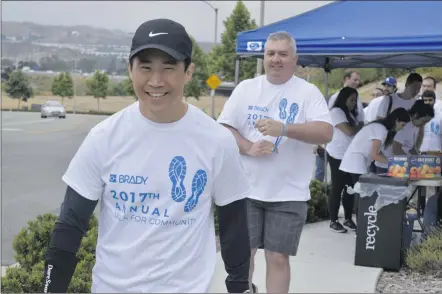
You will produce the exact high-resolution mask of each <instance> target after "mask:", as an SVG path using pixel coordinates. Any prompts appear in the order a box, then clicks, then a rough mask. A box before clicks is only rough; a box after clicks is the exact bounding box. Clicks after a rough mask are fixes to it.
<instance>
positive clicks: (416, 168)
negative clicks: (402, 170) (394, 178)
mask: <svg viewBox="0 0 442 294" xmlns="http://www.w3.org/2000/svg"><path fill="white" fill-rule="evenodd" d="M409 168H410V171H409V173H410V179H431V178H435V177H440V175H441V158H440V157H439V156H430V155H413V156H410V163H409Z"/></svg>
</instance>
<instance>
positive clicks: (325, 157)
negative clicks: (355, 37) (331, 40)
mask: <svg viewBox="0 0 442 294" xmlns="http://www.w3.org/2000/svg"><path fill="white" fill-rule="evenodd" d="M330 71H331V70H330V58H328V57H326V58H325V64H324V72H325V93H324V95H325V101H326V103H327V106H328V99H329V97H328V75H329V73H330ZM326 146H327V144H325V146H324V183H325V195H328V179H327V174H328V173H327V151H325V147H326ZM332 184H333V183H332Z"/></svg>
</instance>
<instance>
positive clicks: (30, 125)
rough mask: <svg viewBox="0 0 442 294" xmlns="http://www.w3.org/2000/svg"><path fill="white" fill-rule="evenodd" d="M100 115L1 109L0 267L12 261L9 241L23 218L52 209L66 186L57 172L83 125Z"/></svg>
mask: <svg viewBox="0 0 442 294" xmlns="http://www.w3.org/2000/svg"><path fill="white" fill-rule="evenodd" d="M105 118H106V116H98V115H79V114H77V115H72V114H71V115H69V114H68V116H67V118H66V119H58V118H55V119H51V118H48V119H41V118H40V113H26V112H3V111H2V113H1V122H2V123H1V129H2V133H1V135H2V136H1V152H2V153H1V163H0V164H1V168H2V170H1V206H2V207H1V212H2V215H1V218H2V219H1V221H2V225H1V230H2V231H1V239H2V240H1V245H2V246H1V248H2V249H1V250H2V252H1V253H2V266H5V265H11V264H13V263H15V260H14V252H13V249H12V243H13V240H14V237H15V236H16V235H17V234H18V233H19V232H20V230H21V229H22V228H23V227H24V226H26V224H27V222H28V221H29V220H33V219H35V217H36V216H37V215H39V214H44V213H48V212H49V213H55V214H58V212H59V208H60V204H61V202H62V200H63V197H64V192H65V189H66V185H65V184H64V183H63V182H62V180H61V177H62V175H63V173H64V172H65V170H66V168H67V167H68V165H69V162H70V161H71V159H72V157H73V156H74V154H75V152H76V151H77V149H78V147H79V146H80V145H81V143H82V142H83V140H84V138H85V137H86V135H87V133H88V132H89V130H90V129H91V128H92V127H93V126H95V125H96V124H97V123H98V122H100V121H102V120H104V119H105Z"/></svg>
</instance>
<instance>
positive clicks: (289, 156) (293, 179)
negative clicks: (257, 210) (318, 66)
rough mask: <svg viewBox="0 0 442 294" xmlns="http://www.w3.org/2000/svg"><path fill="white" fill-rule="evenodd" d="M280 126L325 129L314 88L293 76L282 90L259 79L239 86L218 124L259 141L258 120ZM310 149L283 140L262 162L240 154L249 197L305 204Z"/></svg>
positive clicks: (324, 106)
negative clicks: (318, 125)
mask: <svg viewBox="0 0 442 294" xmlns="http://www.w3.org/2000/svg"><path fill="white" fill-rule="evenodd" d="M264 118H273V119H275V120H278V121H281V122H284V123H294V124H303V123H306V122H313V121H321V122H326V123H329V124H331V118H330V113H329V110H328V108H327V103H326V101H325V99H324V96H323V95H322V94H321V92H320V91H319V89H318V88H317V87H316V86H315V85H313V84H311V83H309V82H307V81H305V80H303V79H300V78H298V77H295V76H293V77H292V78H291V79H290V80H289V81H287V82H286V83H285V84H282V85H274V84H271V83H270V82H269V81H268V80H267V78H266V76H265V75H262V76H259V77H256V78H254V79H249V80H245V81H243V82H241V83H240V84H239V85H238V86H237V87H236V88H235V90H234V91H233V93H232V95H231V96H230V98H229V100H227V102H226V104H225V105H224V109H223V111H222V113H221V114H220V116H219V118H218V122H220V123H223V124H227V125H230V126H232V127H234V128H235V129H236V130H238V132H239V133H240V134H241V135H242V136H243V137H244V138H246V139H247V140H249V141H251V142H257V141H260V140H263V139H265V140H269V141H271V142H272V143H275V142H276V140H277V138H276V137H270V136H266V137H264V136H263V135H262V134H261V133H260V132H259V131H258V130H257V129H256V128H255V123H256V121H257V120H259V119H264ZM314 156H315V155H314V154H313V145H311V144H307V143H304V142H301V141H298V140H293V139H289V138H288V137H283V138H282V140H281V142H280V144H279V145H278V152H275V153H273V154H271V155H266V156H263V157H252V156H248V155H243V156H242V160H243V163H244V169H245V172H246V174H247V176H248V177H249V179H250V181H251V185H252V192H251V194H250V196H249V197H250V198H252V199H257V200H261V201H272V202H278V201H307V200H309V199H310V189H309V184H310V180H311V177H312V173H313V169H314V165H315V164H314Z"/></svg>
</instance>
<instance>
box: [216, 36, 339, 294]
mask: <svg viewBox="0 0 442 294" xmlns="http://www.w3.org/2000/svg"><path fill="white" fill-rule="evenodd" d="M296 63H297V55H296V43H295V40H294V39H293V37H292V36H291V35H290V34H289V33H287V32H276V33H273V34H271V35H270V36H269V37H268V39H267V42H266V45H265V48H264V69H265V72H266V74H265V75H261V76H258V77H256V78H254V79H248V80H244V81H242V82H241V83H240V84H239V85H238V86H237V87H236V88H235V90H234V91H233V93H232V95H231V96H230V98H229V99H228V100H227V102H226V104H225V105H224V109H223V111H222V113H221V114H220V116H219V118H218V122H220V123H221V124H223V125H224V126H226V127H227V128H229V129H230V130H231V131H232V132H233V134H234V135H235V137H236V140H237V143H238V146H239V148H240V151H241V154H242V162H243V164H244V169H245V173H246V174H247V176H248V177H249V179H250V181H251V185H252V192H251V193H250V194H249V196H248V206H247V208H248V221H249V234H250V245H251V248H252V259H251V263H250V265H251V266H250V275H251V277H252V275H253V259H254V255H255V253H256V251H257V249H258V248H263V249H264V252H265V256H266V262H267V276H266V277H267V293H288V291H289V285H290V264H289V256H294V255H296V253H297V249H298V244H299V239H300V237H301V233H302V228H303V226H304V223H305V220H306V217H307V201H308V200H309V199H310V190H309V185H310V181H311V175H312V173H313V168H314V161H313V159H314V157H313V152H312V149H313V145H319V144H324V143H328V142H330V140H331V139H332V137H333V126H332V124H331V118H330V113H329V110H328V107H327V103H326V101H325V99H324V96H323V95H322V94H321V92H320V91H319V89H318V88H317V87H316V86H315V85H313V84H311V83H309V82H307V81H305V80H304V79H301V78H298V77H296V76H294V73H295V70H296ZM250 280H252V279H251V278H250Z"/></svg>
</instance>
